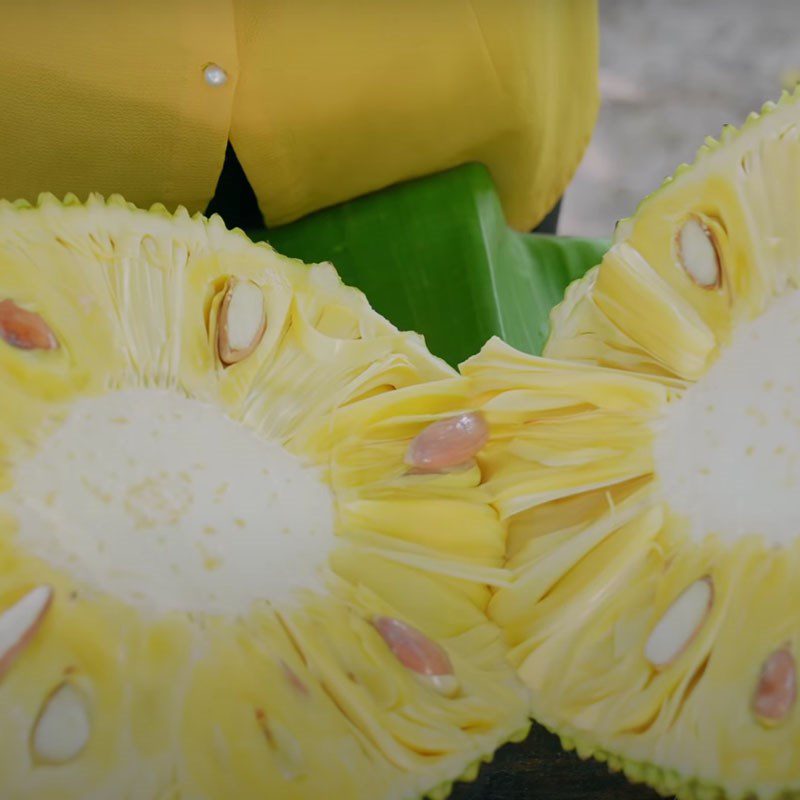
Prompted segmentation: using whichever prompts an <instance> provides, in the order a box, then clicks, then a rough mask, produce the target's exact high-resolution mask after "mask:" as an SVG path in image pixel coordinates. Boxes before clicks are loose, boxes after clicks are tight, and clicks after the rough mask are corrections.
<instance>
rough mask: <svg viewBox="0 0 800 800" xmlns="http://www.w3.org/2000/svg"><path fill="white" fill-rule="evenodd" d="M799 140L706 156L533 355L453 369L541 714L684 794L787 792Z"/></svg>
mask: <svg viewBox="0 0 800 800" xmlns="http://www.w3.org/2000/svg"><path fill="white" fill-rule="evenodd" d="M799 131H800V99H799V98H798V97H797V96H793V97H784V98H783V99H782V101H781V103H780V104H778V105H777V106H776V107H771V106H767V107H765V109H764V113H763V115H762V116H761V117H759V118H756V117H753V118H751V119H749V120H748V122H747V123H746V124H745V125H744V126H743V128H742V130H741V131H738V132H737V131H734V130H732V129H730V130H726V131H725V132H724V134H723V136H722V137H721V141H720V142H719V143H716V142H709V143H708V144H707V145H706V146H705V147H704V148H702V149H701V151H700V153H699V154H698V159H697V161H696V163H695V164H694V165H693V166H691V167H682V168H681V169H680V170H679V171H678V173H677V174H676V176H675V177H674V178H673V179H672V180H670V181H668V182H667V183H665V185H664V186H663V187H662V188H661V189H660V190H659V191H658V192H656V193H655V194H654V195H653V196H652V197H650V198H648V199H647V200H646V201H644V203H643V204H642V205H641V207H640V208H639V210H638V211H637V213H636V215H635V216H634V217H633V218H632V219H631V220H627V221H625V223H624V224H622V225H620V226H618V233H617V237H616V239H615V242H614V244H613V246H612V248H611V250H610V251H609V253H608V254H607V256H606V257H605V259H604V260H603V262H602V264H601V265H599V267H597V268H595V269H594V270H592V271H591V272H590V273H589V274H588V275H587V276H586V278H584V279H583V280H582V281H580V282H578V283H576V284H574V285H573V286H572V287H570V289H569V290H568V292H567V296H566V298H565V302H564V303H563V304H562V305H561V306H560V307H558V308H557V309H556V310H555V311H554V313H553V317H552V319H553V328H552V335H551V338H550V341H549V343H548V345H547V347H546V350H545V354H546V356H548V358H547V359H535V358H533V357H529V356H524V355H523V354H520V353H516V352H515V351H512V350H511V349H510V348H506V347H504V346H502V345H501V344H499V343H497V342H492V343H490V344H489V345H487V347H486V348H485V349H484V351H483V352H482V353H481V354H480V355H479V356H477V357H476V358H474V359H471V360H470V361H468V362H467V363H466V364H465V365H464V367H463V370H462V371H463V373H464V374H465V375H466V376H467V377H468V378H469V379H470V380H472V381H473V383H474V385H475V389H476V391H477V392H478V394H479V396H480V397H481V403H482V409H483V411H484V413H485V414H486V415H487V418H488V419H489V421H490V424H491V427H492V431H493V438H492V441H490V443H489V445H488V446H487V448H486V450H485V452H484V453H483V454H482V456H481V458H480V459H479V461H480V462H481V467H482V469H483V471H484V474H486V475H487V477H488V484H487V488H488V490H489V492H490V494H491V496H492V500H493V503H494V504H495V506H496V508H498V510H499V511H500V513H501V515H502V516H503V517H504V518H505V519H506V520H507V522H508V525H509V533H508V542H509V545H508V554H509V559H508V567H509V568H510V569H511V570H512V574H513V577H512V580H511V583H510V585H509V586H507V587H501V588H500V589H499V590H498V591H497V593H496V594H495V596H494V598H493V600H492V602H491V606H490V612H491V616H492V617H493V618H494V619H495V620H496V621H497V622H498V623H499V624H500V625H501V627H502V628H503V629H504V631H505V633H506V636H507V638H508V640H509V642H510V644H511V646H512V651H511V657H512V661H513V662H514V663H515V665H516V666H517V667H518V669H519V673H520V675H521V676H522V678H523V680H524V681H525V682H526V684H527V685H528V686H529V687H530V689H531V694H532V706H531V708H532V712H533V714H534V716H535V717H537V718H538V719H539V720H541V721H542V722H544V723H545V724H546V725H548V726H549V727H551V728H553V729H554V730H556V731H558V732H559V733H560V734H561V735H562V737H563V738H564V739H565V741H566V742H568V743H571V744H572V745H574V746H577V748H578V750H579V751H580V752H581V754H583V755H591V754H596V755H598V756H599V757H602V758H603V759H607V760H609V762H610V763H611V764H612V765H614V766H615V768H621V769H624V770H625V771H626V773H627V774H629V775H630V776H631V777H632V778H634V779H636V780H646V781H649V782H651V783H653V784H654V785H656V786H657V787H659V788H660V789H661V790H662V791H663V792H665V793H666V794H673V793H680V796H681V797H692V796H721V794H722V793H725V794H726V795H727V796H729V797H731V798H739V797H745V796H747V797H750V796H753V795H758V796H763V797H772V796H775V795H780V794H781V793H783V792H800V761H799V760H798V759H797V757H796V754H797V752H798V751H800V711H798V709H797V707H796V704H795V703H794V694H793V692H794V689H793V688H792V687H793V685H794V684H792V683H791V681H789V682H787V683H786V684H784V685H783V686H782V687H777V688H776V687H767V688H768V689H769V691H773V692H776V693H779V694H778V696H777V697H778V700H779V701H780V702H778V703H776V707H778V708H780V709H782V711H781V717H780V719H777V720H765V719H763V718H760V717H759V715H758V714H757V713H756V711H755V706H756V703H755V697H756V692H757V691H758V692H762V691H765V688H764V686H763V685H762V684H760V678H761V675H762V668H763V666H764V664H765V663H766V662H767V660H768V659H769V658H770V656H771V654H773V653H775V652H776V651H778V650H784V651H786V652H788V653H789V654H790V655H791V656H792V657H793V660H791V662H790V663H791V664H792V665H793V664H795V663H796V662H797V658H798V651H799V649H800V621H799V620H798V617H797V614H795V613H793V611H792V610H793V609H796V608H797V607H798V603H800V540H799V538H798V536H797V521H798V520H797V516H796V513H797V512H796V509H797V499H796V498H797V492H796V487H795V478H796V466H795V465H796V464H800V440H798V438H797V433H796V428H797V423H796V419H795V417H796V411H797V397H798V390H799V389H800V387H798V385H797V382H796V373H797V370H796V363H797V357H798V352H799V348H800V339H798V324H800V323H798V319H800V306H799V305H798V302H800V292H798V288H799V287H800V233H798V232H800V227H798V225H797V219H798V215H800V196H799V195H798V188H797V187H798V186H800V134H799V133H798V132H799ZM689 220H696V221H697V224H696V225H693V226H690V228H689V229H688V230H686V229H685V227H684V226H685V225H686V224H687V221H689ZM682 232H683V233H682ZM701 235H702V236H708V237H709V238H708V241H706V242H703V241H701V240H700V239H699V238H698V237H699V236H701ZM682 248H683V249H682ZM714 255H718V256H719V259H720V264H721V274H720V276H719V280H718V281H717V280H714V275H713V265H712V263H711V258H712V256H714ZM682 257H683V258H684V259H688V261H689V262H690V265H691V269H687V264H686V263H683V261H682ZM550 359H561V360H560V361H557V360H550ZM773 391H774V394H773ZM792 668H793V666H792ZM780 692H783V694H780Z"/></svg>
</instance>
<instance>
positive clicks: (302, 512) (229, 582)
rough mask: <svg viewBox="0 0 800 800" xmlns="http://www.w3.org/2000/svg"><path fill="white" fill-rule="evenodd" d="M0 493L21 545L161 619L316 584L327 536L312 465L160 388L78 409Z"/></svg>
mask: <svg viewBox="0 0 800 800" xmlns="http://www.w3.org/2000/svg"><path fill="white" fill-rule="evenodd" d="M0 499H2V505H3V506H4V507H5V508H6V509H8V510H9V511H10V512H11V513H12V514H14V515H15V516H16V518H17V520H18V523H19V534H18V535H19V537H20V544H21V545H22V546H23V547H24V548H25V549H26V550H28V551H29V552H33V553H35V554H36V555H38V556H40V557H41V558H43V559H45V560H46V561H48V562H50V563H51V564H53V565H54V566H56V567H59V568H62V569H64V570H66V571H68V572H70V573H71V574H73V575H74V576H75V577H77V578H78V579H79V580H81V581H83V582H85V583H87V584H89V585H90V586H92V587H94V588H96V589H100V590H102V591H106V592H108V593H110V594H113V595H115V596H116V597H118V598H120V599H122V600H124V601H126V602H129V603H132V604H134V605H137V606H142V607H149V608H154V609H156V610H159V611H167V610H186V611H205V612H212V613H231V614H235V613H240V612H244V611H246V610H247V609H248V608H249V607H250V605H251V603H252V601H253V600H256V599H268V600H271V601H274V600H282V599H285V598H287V597H288V596H289V595H291V594H292V593H293V591H294V590H295V589H298V588H313V587H315V586H316V587H318V586H319V585H320V578H319V575H318V571H319V568H320V567H321V565H322V564H324V563H325V561H326V560H327V555H328V552H329V551H330V548H331V546H332V545H333V541H334V536H333V530H334V518H333V501H332V496H331V493H330V490H329V488H328V486H327V485H326V484H325V483H323V481H322V480H321V477H320V475H319V474H318V472H317V470H316V469H313V468H310V467H306V466H304V465H303V464H302V463H301V462H300V461H299V460H298V459H297V458H296V457H295V456H293V455H291V454H290V453H288V452H287V451H286V450H285V449H284V448H283V447H281V446H280V445H278V444H276V443H274V442H270V441H267V440H265V439H263V438H261V437H260V436H258V435H257V434H256V433H255V432H253V431H252V430H250V429H249V428H247V427H245V426H244V425H242V424H240V423H238V422H235V421H233V420H231V419H230V418H228V417H226V416H225V415H224V414H223V412H222V411H221V410H220V409H218V408H215V407H214V406H212V405H209V404H206V403H203V402H200V401H198V400H191V399H188V398H186V397H184V396H183V395H180V394H178V393H177V392H170V391H166V390H150V389H134V390H124V391H118V392H112V393H109V394H106V395H103V396H101V397H96V398H85V399H82V400H79V401H77V402H76V403H75V404H74V405H73V406H72V407H71V408H70V410H69V412H68V414H67V416H66V419H65V420H64V421H63V423H62V424H60V425H59V426H58V427H57V428H56V429H55V430H54V432H53V433H52V434H51V435H49V436H48V437H47V438H46V439H45V440H44V441H43V442H42V443H41V444H40V446H39V447H38V448H37V449H36V451H35V452H34V453H33V454H32V455H31V456H30V457H29V458H26V459H22V460H20V462H19V463H18V464H17V465H16V466H15V467H14V471H13V488H12V489H11V490H10V491H9V492H8V493H7V494H6V495H5V497H3V498H0Z"/></svg>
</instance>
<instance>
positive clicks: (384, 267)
mask: <svg viewBox="0 0 800 800" xmlns="http://www.w3.org/2000/svg"><path fill="white" fill-rule="evenodd" d="M250 235H251V236H252V237H253V238H254V239H256V240H259V239H261V240H263V239H266V240H268V241H269V242H270V244H272V245H273V246H274V247H275V248H276V249H277V250H278V251H280V252H281V253H284V254H286V255H289V256H293V257H295V258H301V259H303V260H304V261H309V262H318V261H331V262H333V264H334V265H335V266H336V268H337V269H338V271H339V273H340V274H341V275H342V278H343V279H344V280H345V282H347V283H349V284H351V285H353V286H356V287H358V288H359V289H361V290H362V291H363V292H364V293H365V294H366V295H367V297H368V298H369V300H370V302H371V303H372V305H373V307H374V308H375V309H376V310H377V311H379V312H380V313H381V314H383V315H384V316H385V317H387V318H388V319H389V320H391V321H392V322H393V323H394V324H395V325H397V327H399V328H401V329H404V330H409V329H410V330H415V331H418V332H420V333H422V334H423V335H424V336H425V339H426V341H427V344H428V347H429V348H430V349H431V350H432V351H433V352H434V353H436V354H437V355H439V356H441V357H442V358H444V359H446V360H447V361H449V362H450V363H451V364H453V365H455V364H458V363H459V362H461V361H463V360H464V359H465V358H468V357H469V356H471V355H473V354H474V353H476V352H477V351H478V350H479V349H480V348H481V347H482V346H483V344H484V343H485V342H486V340H487V339H489V338H490V337H491V336H494V335H497V336H500V337H502V338H503V339H505V340H506V341H507V342H508V343H509V344H512V345H514V346H515V347H517V348H519V349H521V350H525V351H528V352H531V353H538V352H540V350H541V348H542V346H543V344H544V342H545V339H546V337H547V333H548V326H549V314H550V310H551V308H552V307H553V306H554V305H555V304H556V303H558V302H559V301H560V300H561V298H562V296H563V294H564V289H565V288H566V287H567V285H568V284H569V283H571V282H572V281H573V280H574V279H576V278H579V277H580V276H581V275H583V274H584V272H586V270H587V269H589V268H590V267H592V266H593V265H594V264H596V263H598V262H599V261H600V259H601V258H602V256H603V253H604V252H605V250H606V249H607V247H608V242H606V241H600V240H596V239H578V238H560V237H555V236H545V235H536V234H519V233H516V232H514V231H512V230H510V229H509V228H508V227H507V225H506V223H505V219H504V218H503V213H502V210H501V207H500V202H499V199H498V197H497V193H496V191H495V188H494V185H493V183H492V180H491V178H490V176H489V174H488V172H487V171H486V169H485V168H483V167H482V166H480V165H477V164H470V165H467V166H464V167H459V168H458V169H454V170H450V171H449V172H444V173H440V174H438V175H433V176H431V177H426V178H420V179H418V180H413V181H409V182H407V183H403V184H399V185H397V186H393V187H391V188H389V189H386V190H384V191H381V192H376V193H375V194H371V195H368V196H365V197H362V198H359V199H357V200H353V201H350V202H348V203H344V204H342V205H338V206H335V207H333V208H329V209H325V210H324V211H320V212H317V213H315V214H312V215H310V216H308V217H305V218H303V219H301V220H299V221H297V222H294V223H291V224H290V225H285V226H282V227H279V228H271V229H269V230H257V231H250Z"/></svg>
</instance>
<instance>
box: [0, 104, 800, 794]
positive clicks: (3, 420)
mask: <svg viewBox="0 0 800 800" xmlns="http://www.w3.org/2000/svg"><path fill="white" fill-rule="evenodd" d="M798 186H800V101H799V100H798V97H797V96H793V97H785V98H783V99H782V100H781V102H780V103H779V104H778V105H777V106H767V107H765V109H764V110H763V113H762V115H761V116H760V117H758V116H753V117H751V118H750V119H749V120H748V121H747V123H746V124H745V125H744V127H743V128H742V129H741V130H740V131H735V130H733V129H727V130H726V131H725V132H724V133H723V136H722V138H721V140H720V142H714V141H709V142H708V143H707V144H706V146H704V147H703V148H702V149H701V151H700V152H699V154H698V158H697V161H696V162H695V164H694V165H692V166H691V167H682V168H681V169H680V170H679V171H678V172H677V174H676V176H675V177H674V178H672V179H670V180H669V181H667V183H666V184H665V185H664V186H663V187H662V188H661V189H660V190H659V191H658V192H657V193H655V194H654V195H653V196H651V197H650V198H648V199H647V200H646V201H645V202H644V203H643V204H642V205H641V207H640V208H639V210H638V211H637V213H636V215H635V216H634V217H633V218H632V219H631V220H627V221H625V222H623V223H622V224H621V225H620V226H619V227H618V229H617V233H616V237H615V242H614V245H613V247H612V248H611V250H610V251H609V253H608V254H607V256H606V257H605V259H604V260H603V262H602V264H601V265H599V267H597V268H595V269H594V270H592V271H591V272H590V273H589V274H588V275H587V277H586V278H584V279H583V280H582V281H580V282H578V283H577V284H575V285H574V286H573V287H571V288H570V289H569V290H568V292H567V296H566V298H565V301H564V303H563V304H562V305H561V306H560V307H558V308H557V309H556V310H555V312H554V314H553V331H552V336H551V339H550V341H549V343H548V346H547V350H546V355H547V358H536V357H533V356H528V355H524V354H522V353H519V352H516V351H514V350H512V349H511V348H509V347H507V346H505V345H503V344H501V343H499V342H497V341H492V342H490V343H489V344H488V345H487V346H486V347H485V348H484V350H483V351H482V352H481V353H480V354H479V355H478V356H476V357H475V358H473V359H471V360H470V361H468V362H467V363H466V364H465V365H464V366H463V367H462V375H461V376H457V375H455V374H453V373H452V372H451V371H450V370H449V369H447V368H446V367H444V366H443V365H442V364H441V363H440V362H438V361H437V360H435V359H433V358H432V357H431V356H430V355H428V354H427V353H426V352H425V350H424V348H423V347H422V346H421V344H420V343H419V341H418V340H417V339H415V338H414V337H413V336H411V335H408V334H399V333H398V332H397V331H396V330H394V329H393V328H392V327H391V326H390V325H389V324H388V323H386V322H385V321H384V320H382V319H381V318H379V317H378V316H377V315H375V314H374V313H373V312H372V311H371V310H370V309H369V307H368V306H367V304H366V301H365V300H364V298H363V297H362V296H361V295H359V294H358V293H357V292H354V291H353V290H351V289H347V288H345V287H343V286H341V284H340V283H339V281H338V279H337V277H336V275H335V273H334V272H333V271H332V269H330V268H329V267H325V266H313V267H310V268H307V267H305V266H304V265H301V264H299V263H297V262H292V261H288V260H286V259H282V258H280V257H279V256H277V255H276V254H275V253H273V252H272V251H271V250H269V249H268V248H266V247H263V246H255V245H252V244H251V243H249V242H248V241H247V240H246V239H245V238H244V237H243V236H241V235H238V234H236V233H231V232H228V231H226V230H225V229H224V227H223V226H222V225H221V224H220V223H219V221H218V220H213V219H212V220H210V221H205V220H202V219H200V218H197V219H189V217H188V216H186V215H185V214H183V213H178V214H177V215H176V216H174V217H170V216H169V215H167V214H166V212H164V210H163V209H155V210H153V211H151V212H149V213H146V212H141V211H137V210H135V209H133V208H131V207H129V206H126V205H125V204H124V203H123V202H121V201H118V200H112V201H111V202H110V203H108V204H105V203H103V202H101V201H100V200H97V199H94V200H92V201H90V203H89V204H88V205H87V206H86V207H83V206H80V205H79V204H77V203H75V202H73V201H71V200H70V201H68V202H67V203H66V204H65V205H63V206H62V205H61V204H59V203H57V202H56V201H55V200H53V199H52V198H50V199H48V198H45V199H44V200H43V201H42V202H41V204H40V207H38V208H36V209H32V208H28V207H25V206H22V205H15V206H12V205H8V204H6V205H3V206H0V294H1V295H2V296H0V374H2V383H0V403H2V408H0V411H2V413H0V447H2V455H3V460H2V472H0V480H1V481H2V483H1V484H0V487H2V490H3V494H2V495H0V502H1V503H2V514H3V516H2V517H0V531H2V533H3V536H2V537H0V564H1V565H2V568H0V671H2V680H1V681H0V719H2V720H3V725H2V727H0V788H2V792H1V793H2V794H3V795H4V796H9V797H36V798H41V799H42V800H47V798H65V797H67V798H70V797H76V798H77V797H81V798H88V797H94V798H98V800H99V798H105V797H109V796H112V797H113V796H121V795H125V796H127V797H132V798H143V799H144V798H147V799H148V800H149V799H150V798H153V797H157V798H178V797H203V798H227V797H233V796H235V797H242V798H261V797H270V798H273V797H290V798H295V797H296V798H304V797H312V796H334V797H342V798H345V797H347V798H351V797H352V798H358V797H365V798H366V797H381V798H384V797H387V798H405V797H412V796H415V795H421V794H425V793H432V794H433V795H434V796H443V795H444V794H446V793H447V791H448V789H449V786H450V782H451V781H452V780H453V779H454V778H456V777H457V776H459V775H466V776H467V777H469V776H470V775H473V774H474V771H475V765H476V764H477V763H478V762H479V760H480V759H481V758H484V757H486V756H488V755H489V754H490V753H491V751H492V750H493V749H494V748H495V747H496V746H497V745H498V744H499V743H500V742H502V741H503V740H504V739H506V738H510V737H512V736H514V735H515V734H520V733H521V732H524V727H525V722H524V716H525V713H526V712H527V711H528V710H530V712H531V713H532V714H533V716H535V717H536V718H538V719H539V720H541V721H542V722H544V723H545V724H546V725H548V726H549V727H551V728H552V729H554V730H556V731H557V732H558V733H559V734H560V735H561V737H562V740H563V741H564V743H565V744H566V745H567V746H569V747H576V748H577V749H578V751H579V752H580V753H581V754H582V755H594V756H596V757H598V758H601V759H604V760H607V761H608V762H609V764H610V765H611V766H612V767H613V768H616V769H624V771H625V772H626V774H627V775H629V776H630V777H631V778H633V779H636V780H645V781H648V782H650V783H651V784H653V785H654V786H656V787H657V788H658V789H660V790H662V791H664V792H669V793H677V794H678V795H679V796H680V797H685V798H688V797H703V798H709V797H722V796H725V795H727V796H729V797H742V798H744V797H752V796H754V795H760V796H763V797H770V796H778V795H780V796H786V793H797V792H800V760H798V759H797V758H796V754H797V752H798V751H800V719H799V718H798V712H797V704H796V694H797V675H796V662H797V648H798V640H800V622H799V621H798V617H797V615H796V614H795V613H793V610H794V609H795V608H797V607H798V606H800V581H799V580H798V577H799V576H800V543H798V537H797V536H796V532H797V530H798V524H800V513H798V511H797V503H796V502H795V498H796V497H797V494H798V492H797V490H798V488H800V412H798V405H797V398H798V395H800V378H798V377H797V370H796V369H794V368H793V364H794V363H795V361H796V360H797V353H798V347H799V346H800V292H798V286H799V285H800V226H798V225H797V216H798V213H799V212H800V208H799V206H800V202H799V201H798V188H797V187H798ZM504 559H505V560H504ZM489 587H493V588H494V589H495V590H496V591H495V592H494V593H493V594H492V593H491V592H490V588H489ZM487 610H488V613H489V616H490V618H491V619H493V620H494V621H495V622H497V623H499V625H500V627H501V628H502V629H503V631H504V635H505V637H506V639H507V642H508V643H509V644H510V646H511V651H510V655H511V660H512V662H513V664H514V665H515V666H516V667H517V669H518V672H519V675H520V676H521V677H522V679H523V681H524V682H525V684H527V686H528V687H529V689H530V690H531V691H530V704H529V705H528V700H527V695H526V693H525V690H524V689H522V688H521V686H520V684H519V683H518V682H517V681H516V679H515V677H514V676H513V674H511V672H510V670H509V669H508V668H507V667H506V662H505V658H504V655H505V648H504V643H503V642H502V640H501V637H500V634H499V633H498V629H497V628H496V627H495V626H494V625H493V624H492V623H491V622H489V621H488V620H487V618H486V616H485V613H484V612H485V611H487Z"/></svg>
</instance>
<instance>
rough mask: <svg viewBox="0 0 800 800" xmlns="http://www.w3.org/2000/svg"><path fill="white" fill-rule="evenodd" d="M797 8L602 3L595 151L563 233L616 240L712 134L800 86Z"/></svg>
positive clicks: (742, 1) (666, 0)
mask: <svg viewBox="0 0 800 800" xmlns="http://www.w3.org/2000/svg"><path fill="white" fill-rule="evenodd" d="M798 23H800V3H798V2H797V0H758V1H757V0H703V2H702V3H697V2H693V1H692V0H600V24H601V33H600V92H601V94H602V98H603V104H602V107H601V110H600V117H599V119H598V124H597V128H596V130H595V133H594V138H593V139H592V143H591V145H590V147H589V149H588V151H587V153H586V156H585V158H584V160H583V163H582V164H581V167H580V169H579V170H578V173H577V174H576V176H575V178H574V180H573V182H572V184H571V185H570V187H569V189H568V190H567V192H566V195H565V198H564V203H563V207H562V212H561V222H560V224H559V233H563V234H571V235H582V236H609V235H610V233H611V231H612V229H613V226H614V223H615V222H616V220H617V219H620V218H622V217H626V216H629V215H630V214H632V213H633V211H634V209H635V207H636V203H637V202H638V200H639V199H640V198H642V197H644V196H645V195H646V194H648V193H650V192H651V191H653V190H654V189H655V188H656V187H657V186H658V185H659V184H660V183H661V181H662V180H663V179H664V178H665V177H666V176H667V175H669V174H671V173H672V172H673V171H674V169H675V167H676V166H677V165H678V164H680V163H681V162H683V161H690V160H692V159H693V158H694V154H695V152H696V150H697V148H698V147H699V146H700V145H701V144H702V142H703V139H704V138H705V137H706V136H707V135H709V134H710V135H712V136H716V135H717V134H718V133H719V131H720V130H721V128H722V126H723V125H724V124H725V123H727V122H730V123H732V124H734V125H736V126H737V127H738V126H739V125H740V124H741V123H742V122H743V121H744V119H745V118H746V116H747V114H748V113H749V112H750V111H753V110H756V109H758V108H760V107H761V105H762V104H763V103H764V101H766V100H775V99H777V98H778V97H779V96H780V93H781V90H782V89H783V88H792V87H793V86H794V85H795V84H796V83H797V81H798V80H800V50H798V46H797V42H798V38H797V36H798V34H797V30H798Z"/></svg>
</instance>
